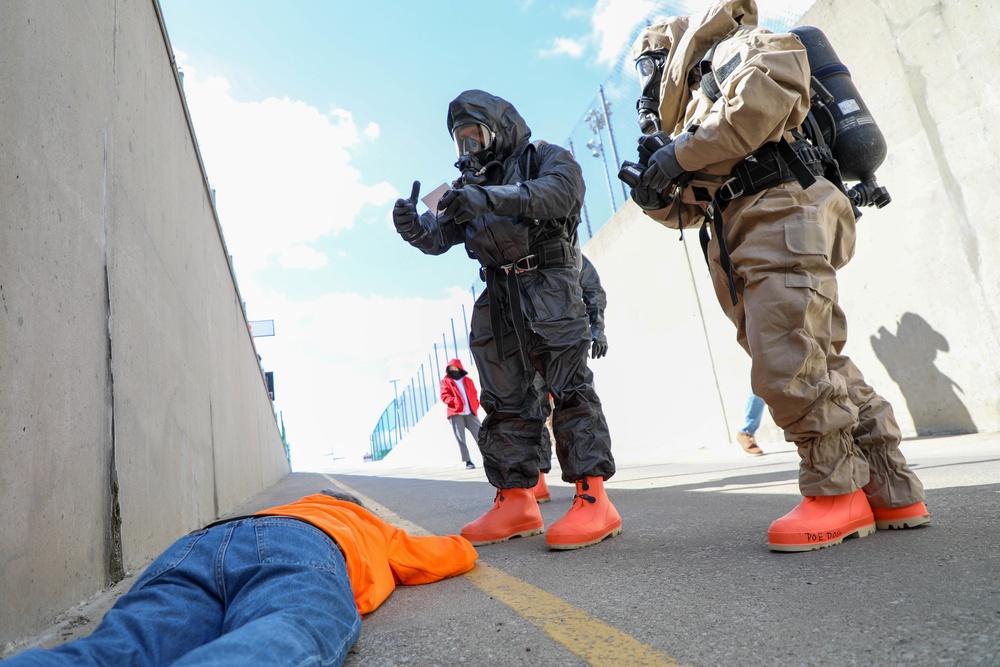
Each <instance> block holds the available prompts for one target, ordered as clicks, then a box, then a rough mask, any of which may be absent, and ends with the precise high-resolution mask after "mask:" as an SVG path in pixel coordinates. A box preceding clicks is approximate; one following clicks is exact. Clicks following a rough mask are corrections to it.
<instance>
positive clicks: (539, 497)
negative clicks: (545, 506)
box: [531, 472, 552, 505]
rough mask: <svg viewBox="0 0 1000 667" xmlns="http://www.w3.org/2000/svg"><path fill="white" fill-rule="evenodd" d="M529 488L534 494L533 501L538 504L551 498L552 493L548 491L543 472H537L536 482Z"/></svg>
mask: <svg viewBox="0 0 1000 667" xmlns="http://www.w3.org/2000/svg"><path fill="white" fill-rule="evenodd" d="M531 490H532V491H533V492H534V494H535V502H537V503H538V504H539V505H540V504H542V503H547V502H549V501H550V500H552V494H551V493H549V485H548V484H546V483H545V473H544V472H540V473H538V484H535V485H534V486H533V487H531Z"/></svg>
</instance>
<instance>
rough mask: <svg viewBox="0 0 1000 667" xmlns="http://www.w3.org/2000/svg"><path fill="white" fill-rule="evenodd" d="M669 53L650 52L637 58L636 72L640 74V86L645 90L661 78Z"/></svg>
mask: <svg viewBox="0 0 1000 667" xmlns="http://www.w3.org/2000/svg"><path fill="white" fill-rule="evenodd" d="M667 53H668V52H667V51H648V52H646V53H644V54H642V55H641V56H639V57H638V58H636V61H635V70H636V72H638V73H639V84H640V85H641V86H642V88H643V89H645V88H646V87H647V86H649V84H650V83H651V82H652V81H654V80H658V79H659V78H660V76H661V75H662V73H663V63H664V61H666V59H667Z"/></svg>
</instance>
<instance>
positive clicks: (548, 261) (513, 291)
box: [479, 239, 579, 373]
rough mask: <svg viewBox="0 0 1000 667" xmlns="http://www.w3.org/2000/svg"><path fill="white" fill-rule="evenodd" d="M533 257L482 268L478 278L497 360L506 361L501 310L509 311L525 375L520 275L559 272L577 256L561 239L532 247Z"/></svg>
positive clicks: (528, 256) (526, 337) (524, 334)
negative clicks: (485, 295)
mask: <svg viewBox="0 0 1000 667" xmlns="http://www.w3.org/2000/svg"><path fill="white" fill-rule="evenodd" d="M532 250H534V252H533V253H531V254H530V255H526V256H524V257H522V258H520V259H518V260H515V261H513V262H511V263H510V264H504V265H503V266H483V267H480V269H479V276H480V278H482V279H483V280H484V281H485V282H486V291H487V292H488V293H489V300H490V328H491V329H492V330H493V339H494V341H495V342H496V348H497V356H498V357H499V359H500V361H503V360H504V359H506V358H507V350H506V349H505V347H504V344H503V335H502V333H503V319H504V318H503V315H504V310H506V309H508V308H509V310H510V321H511V324H512V325H513V327H514V336H515V337H516V338H517V347H518V352H519V353H520V355H521V363H522V364H523V367H524V370H525V373H527V372H528V369H529V368H531V366H530V365H529V363H528V355H527V339H528V336H527V327H526V326H525V323H524V311H523V310H522V309H521V287H520V278H521V275H522V274H525V273H528V272H530V271H535V270H537V269H542V268H559V267H567V266H575V265H576V263H577V259H578V257H579V253H578V251H577V249H576V247H575V246H572V245H570V244H569V243H567V242H566V241H564V240H562V239H550V240H548V241H542V242H540V243H538V244H536V245H535V246H534V247H533V248H532ZM498 283H500V284H504V285H505V286H506V289H507V298H506V299H501V298H500V295H499V294H498V293H497V291H498V290H497V286H498Z"/></svg>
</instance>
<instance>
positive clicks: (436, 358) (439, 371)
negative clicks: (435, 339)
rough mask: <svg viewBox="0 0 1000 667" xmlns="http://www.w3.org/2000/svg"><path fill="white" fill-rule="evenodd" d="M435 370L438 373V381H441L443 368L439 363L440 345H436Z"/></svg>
mask: <svg viewBox="0 0 1000 667" xmlns="http://www.w3.org/2000/svg"><path fill="white" fill-rule="evenodd" d="M434 369H435V370H436V371H437V373H436V376H437V379H438V380H440V379H441V366H440V365H439V363H438V344H437V343H434Z"/></svg>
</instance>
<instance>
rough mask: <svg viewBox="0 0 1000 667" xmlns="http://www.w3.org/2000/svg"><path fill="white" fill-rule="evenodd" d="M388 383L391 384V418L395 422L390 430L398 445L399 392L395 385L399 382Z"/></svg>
mask: <svg viewBox="0 0 1000 667" xmlns="http://www.w3.org/2000/svg"><path fill="white" fill-rule="evenodd" d="M389 382H391V383H392V409H393V418H394V419H395V422H396V423H395V424H393V426H394V427H395V428H393V429H392V430H393V431H395V432H396V443H398V442H399V391H398V390H397V389H396V383H397V382H399V380H389ZM390 441H391V438H390ZM396 443H391V444H396Z"/></svg>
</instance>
